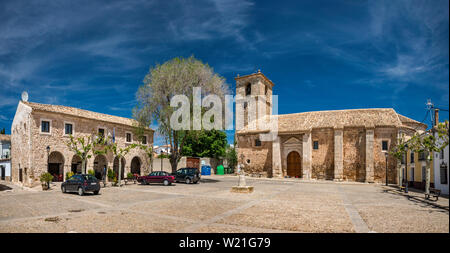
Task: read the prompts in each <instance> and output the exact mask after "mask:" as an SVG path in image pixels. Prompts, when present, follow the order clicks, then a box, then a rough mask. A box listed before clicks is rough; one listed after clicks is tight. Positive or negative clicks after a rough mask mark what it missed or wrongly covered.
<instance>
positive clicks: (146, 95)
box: [133, 56, 228, 172]
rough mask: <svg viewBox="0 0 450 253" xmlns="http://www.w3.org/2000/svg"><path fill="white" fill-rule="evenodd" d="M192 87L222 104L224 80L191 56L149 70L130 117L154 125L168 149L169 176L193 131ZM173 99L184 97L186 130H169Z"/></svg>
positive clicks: (224, 89) (226, 90) (225, 88)
mask: <svg viewBox="0 0 450 253" xmlns="http://www.w3.org/2000/svg"><path fill="white" fill-rule="evenodd" d="M194 87H200V88H201V95H202V96H206V95H208V94H215V95H217V96H219V97H220V98H221V101H224V99H223V98H224V96H225V94H227V93H228V85H227V84H226V82H225V79H224V78H223V77H221V76H219V75H218V74H216V73H214V71H213V69H212V68H211V67H209V66H208V65H207V64H204V63H202V62H201V61H199V60H197V59H195V58H194V57H193V56H191V57H189V58H181V57H180V58H174V59H172V60H169V61H167V62H165V63H164V64H162V65H159V64H158V65H156V66H154V67H152V68H151V69H150V71H149V72H148V74H147V75H146V76H145V78H144V84H143V85H142V86H141V87H139V90H138V91H137V94H136V96H137V101H138V104H137V106H136V107H135V108H134V109H133V117H134V118H135V119H136V120H137V121H138V122H140V123H141V124H142V125H144V126H150V125H151V124H152V123H155V122H156V123H157V124H158V129H157V131H158V133H159V134H161V135H162V136H164V137H165V138H166V139H167V140H168V142H169V144H170V145H171V149H172V150H171V154H170V156H169V160H170V164H171V167H172V171H173V172H175V171H176V168H177V165H178V162H179V160H180V159H181V154H182V151H183V143H184V140H185V139H186V138H187V134H188V133H189V131H195V130H192V118H193V117H192V113H193V108H194V107H193V100H194V99H193V98H194V95H193V91H194ZM176 95H185V96H186V97H188V98H189V103H190V104H189V106H190V107H189V108H190V109H189V110H190V113H191V115H190V116H191V117H190V119H191V120H190V122H189V124H190V126H191V127H190V128H189V130H186V129H183V130H179V129H174V128H172V127H171V124H170V123H171V122H170V119H171V116H172V114H173V112H174V111H175V110H176V108H174V107H171V99H172V97H174V96H176ZM223 108H224V106H223ZM199 130H200V129H199Z"/></svg>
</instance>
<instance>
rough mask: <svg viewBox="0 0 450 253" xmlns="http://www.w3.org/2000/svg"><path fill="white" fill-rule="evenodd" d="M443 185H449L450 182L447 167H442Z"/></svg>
mask: <svg viewBox="0 0 450 253" xmlns="http://www.w3.org/2000/svg"><path fill="white" fill-rule="evenodd" d="M441 184H448V182H447V166H445V167H441Z"/></svg>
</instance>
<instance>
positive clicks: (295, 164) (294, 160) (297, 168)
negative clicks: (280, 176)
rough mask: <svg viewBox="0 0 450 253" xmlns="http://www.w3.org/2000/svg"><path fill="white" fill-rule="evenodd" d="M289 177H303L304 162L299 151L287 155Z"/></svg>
mask: <svg viewBox="0 0 450 253" xmlns="http://www.w3.org/2000/svg"><path fill="white" fill-rule="evenodd" d="M286 160H287V171H286V173H287V175H288V176H290V177H302V160H301V157H300V154H299V153H298V152H297V151H291V152H289V154H288V155H287V159H286Z"/></svg>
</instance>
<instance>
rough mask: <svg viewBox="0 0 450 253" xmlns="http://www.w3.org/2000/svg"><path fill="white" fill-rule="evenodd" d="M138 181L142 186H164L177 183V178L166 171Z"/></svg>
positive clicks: (140, 178)
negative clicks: (156, 184) (154, 184)
mask: <svg viewBox="0 0 450 253" xmlns="http://www.w3.org/2000/svg"><path fill="white" fill-rule="evenodd" d="M137 181H138V182H139V183H141V184H151V183H163V184H164V185H171V184H172V183H173V182H174V181H175V177H174V176H171V175H170V174H169V173H167V172H165V171H155V172H152V173H150V174H148V176H142V177H138V178H137Z"/></svg>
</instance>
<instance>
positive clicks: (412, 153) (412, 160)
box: [411, 152, 414, 163]
mask: <svg viewBox="0 0 450 253" xmlns="http://www.w3.org/2000/svg"><path fill="white" fill-rule="evenodd" d="M411 163H414V152H411Z"/></svg>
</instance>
